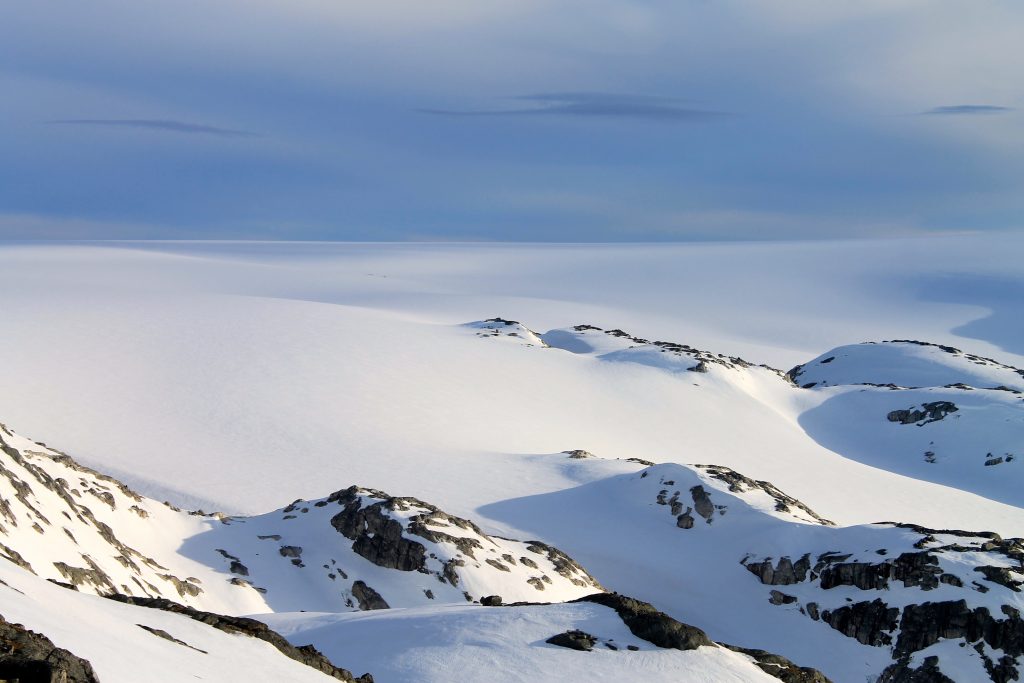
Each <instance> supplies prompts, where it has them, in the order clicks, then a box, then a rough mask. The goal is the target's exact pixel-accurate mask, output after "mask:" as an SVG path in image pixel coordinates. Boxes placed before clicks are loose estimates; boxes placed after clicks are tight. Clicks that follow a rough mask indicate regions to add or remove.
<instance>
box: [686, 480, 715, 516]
mask: <svg viewBox="0 0 1024 683" xmlns="http://www.w3.org/2000/svg"><path fill="white" fill-rule="evenodd" d="M690 496H692V497H693V508H694V510H696V511H697V514H698V515H700V516H701V517H703V518H704V520H705V521H706V522H707V523H708V524H711V519H712V517H713V516H714V514H715V506H714V505H713V504H712V503H711V496H710V495H708V492H707V491H705V490H704V487H703V486H694V487H692V488H691V489H690Z"/></svg>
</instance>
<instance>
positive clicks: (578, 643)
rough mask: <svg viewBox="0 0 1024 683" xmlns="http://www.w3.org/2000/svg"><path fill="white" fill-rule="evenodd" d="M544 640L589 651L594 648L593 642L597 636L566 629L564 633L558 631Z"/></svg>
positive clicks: (571, 648) (572, 648) (573, 648)
mask: <svg viewBox="0 0 1024 683" xmlns="http://www.w3.org/2000/svg"><path fill="white" fill-rule="evenodd" d="M544 642H546V643H551V644H552V645H558V646H559V647H567V648H569V649H570V650H580V651H582V652H590V651H591V650H593V649H594V644H595V643H597V638H595V637H594V636H592V635H590V634H589V633H587V632H586V631H580V630H575V629H574V630H572V631H566V632H565V633H559V634H558V635H554V636H551V637H550V638H548V639H547V640H546V641H544Z"/></svg>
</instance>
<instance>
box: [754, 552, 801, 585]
mask: <svg viewBox="0 0 1024 683" xmlns="http://www.w3.org/2000/svg"><path fill="white" fill-rule="evenodd" d="M744 566H745V567H746V568H747V571H749V572H750V573H752V574H754V575H755V576H757V578H759V579H760V580H761V583H763V584H765V585H768V586H789V585H791V584H794V583H799V582H801V581H804V580H806V579H807V572H808V571H810V569H811V556H810V555H809V554H807V555H804V556H803V557H801V558H800V559H798V560H797V561H796V562H793V561H792V560H791V559H789V558H788V557H782V558H779V562H778V564H775V565H773V564H772V560H771V558H768V559H766V560H762V561H761V562H744Z"/></svg>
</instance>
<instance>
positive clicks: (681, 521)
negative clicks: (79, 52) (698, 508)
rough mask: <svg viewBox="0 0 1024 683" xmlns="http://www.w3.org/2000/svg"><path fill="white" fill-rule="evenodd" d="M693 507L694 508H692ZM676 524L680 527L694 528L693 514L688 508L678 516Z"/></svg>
mask: <svg viewBox="0 0 1024 683" xmlns="http://www.w3.org/2000/svg"><path fill="white" fill-rule="evenodd" d="M691 509H692V508H691ZM676 526H677V527H679V528H680V529H692V528H693V515H691V514H690V510H689V509H688V510H687V511H686V512H684V513H683V514H681V515H679V516H678V517H676Z"/></svg>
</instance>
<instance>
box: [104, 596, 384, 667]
mask: <svg viewBox="0 0 1024 683" xmlns="http://www.w3.org/2000/svg"><path fill="white" fill-rule="evenodd" d="M104 597H106V598H109V599H110V600H116V601H117V602H123V603H125V604H128V605H136V606H139V607H149V608H152V609H159V610H163V611H165V612H172V613H174V614H181V615H183V616H186V617H188V618H190V619H194V620H196V621H199V622H202V623H204V624H206V625H208V626H212V627H213V628H216V629H219V630H221V631H224V632H225V633H238V634H241V635H245V636H249V637H251V638H258V639H259V640H262V641H264V642H267V643H270V644H271V645H273V646H274V647H275V648H277V650H278V651H279V652H281V654H283V655H284V656H286V657H288V658H289V659H293V660H295V661H297V662H299V663H301V664H305V665H306V666H309V667H312V668H314V669H316V670H317V671H320V672H322V673H325V674H327V675H328V676H330V677H331V678H335V679H337V680H340V681H346V682H347V683H373V676H371V675H370V674H363V675H362V676H360V677H358V678H355V677H353V676H352V673H351V672H349V671H346V670H345V669H342V668H339V667H336V666H334V664H332V663H331V661H330V660H329V659H327V657H325V656H324V655H323V654H321V653H320V651H319V650H317V649H316V648H315V647H313V646H312V645H303V646H301V647H295V646H294V645H292V644H291V643H289V642H288V641H287V640H285V639H284V637H282V636H281V635H280V634H279V633H277V632H276V631H274V630H272V629H271V628H270V627H269V626H267V625H266V624H264V623H263V622H262V621H256V620H255V619H249V618H247V617H229V616H225V615H223V614H214V613H212V612H201V611H199V610H197V609H193V608H191V607H186V606H185V605H181V604H178V603H176V602H173V601H171V600H167V599H164V598H139V597H135V596H131V595H121V594H113V595H107V596H104ZM86 680H88V679H86Z"/></svg>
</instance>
